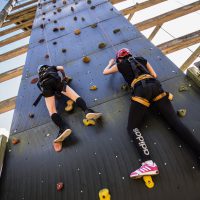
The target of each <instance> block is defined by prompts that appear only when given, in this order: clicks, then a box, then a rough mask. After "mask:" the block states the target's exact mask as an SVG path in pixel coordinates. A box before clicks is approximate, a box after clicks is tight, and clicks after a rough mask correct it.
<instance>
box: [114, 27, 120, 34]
mask: <svg viewBox="0 0 200 200" xmlns="http://www.w3.org/2000/svg"><path fill="white" fill-rule="evenodd" d="M120 31H121V30H120V29H119V28H117V29H115V30H113V33H114V34H116V33H118V32H120Z"/></svg>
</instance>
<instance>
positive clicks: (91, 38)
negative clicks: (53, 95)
mask: <svg viewBox="0 0 200 200" xmlns="http://www.w3.org/2000/svg"><path fill="white" fill-rule="evenodd" d="M100 47H102V48H100ZM122 47H126V48H129V49H131V51H132V52H133V53H134V55H135V56H143V57H145V58H146V59H147V60H148V61H149V62H150V63H151V65H152V66H153V67H154V68H155V71H156V73H157V74H158V77H159V80H160V81H162V84H163V86H164V88H165V89H166V90H167V91H170V92H172V93H173V94H174V97H175V99H174V101H173V105H174V107H175V109H176V110H178V109H180V108H186V109H187V115H186V116H185V117H184V118H182V121H183V122H184V123H185V124H186V125H187V126H188V127H189V129H190V130H191V131H192V134H194V135H195V136H196V138H197V139H198V140H200V123H199V119H200V106H199V102H200V90H199V89H198V88H197V87H196V86H195V85H194V83H193V82H191V81H190V80H187V79H186V78H185V76H184V75H183V74H182V73H181V72H180V71H179V69H178V68H177V67H176V66H175V65H174V64H173V63H172V62H171V61H170V60H169V59H168V58H166V57H165V56H164V55H163V54H162V53H161V51H160V50H159V49H158V48H156V47H155V46H154V45H152V44H151V43H150V42H149V41H148V40H147V39H146V38H145V37H144V36H143V35H142V34H141V33H140V32H139V31H138V30H137V29H136V28H134V26H132V25H131V24H130V23H129V22H128V21H127V20H126V19H125V18H124V17H123V16H122V15H121V13H120V12H119V11H117V10H116V9H115V8H114V7H113V6H112V4H111V3H110V2H109V1H107V0H92V1H86V0H82V1H78V0H77V1H72V0H68V1H65V0H57V1H54V0H53V1H40V3H39V4H38V9H37V11H36V17H35V20H34V24H33V29H32V34H31V37H30V44H29V50H28V54H27V59H26V64H25V68H24V71H23V77H22V81H21V85H20V89H19V93H18V98H17V104H16V109H15V112H14V117H13V122H12V128H11V137H10V141H9V142H8V145H7V151H6V159H5V164H4V169H3V174H2V177H1V182H0V195H1V200H8V199H9V200H16V199H28V200H36V199H38V200H40V199H49V200H55V199H68V200H94V199H98V191H99V190H100V189H102V188H108V189H109V191H110V193H111V196H112V199H115V200H121V199H124V200H132V199H135V200H139V199H144V200H145V199H148V200H151V199H152V200H153V199H163V200H165V199H166V200H167V199H169V198H171V199H186V200H187V199H188V200H197V199H200V193H199V192H198V189H199V188H200V169H199V166H198V161H199V160H198V159H197V158H196V157H195V156H194V155H193V153H192V152H191V150H190V149H189V148H188V147H187V146H186V145H185V144H184V143H182V141H181V140H180V139H179V138H177V137H176V134H175V132H173V131H172V130H171V129H170V128H169V127H168V125H167V124H166V123H165V121H163V120H162V119H161V118H160V117H159V115H158V114H157V113H154V112H153V110H152V111H151V112H149V114H148V115H147V117H146V120H145V121H144V126H143V127H142V131H143V132H144V135H145V138H146V141H147V143H148V144H149V148H150V150H151V152H152V156H153V158H154V160H155V161H156V163H157V164H158V166H159V169H160V175H159V176H156V177H154V178H153V179H154V182H155V186H154V188H153V189H148V188H147V187H146V186H145V185H144V182H143V181H142V180H141V179H140V180H131V179H129V173H130V172H131V171H132V170H133V169H135V168H137V167H138V166H139V160H140V158H139V156H138V154H137V152H136V150H135V148H134V146H133V141H132V140H131V138H130V137H129V136H128V134H127V132H126V125H127V117H128V110H129V105H130V94H129V92H127V91H125V90H123V89H122V88H121V86H122V85H123V84H124V81H123V78H122V77H121V75H120V74H115V75H112V76H104V75H103V74H102V71H103V69H104V68H105V66H106V65H107V63H108V61H109V59H110V58H112V57H114V56H115V51H116V50H118V49H120V48H122ZM85 56H87V57H89V58H90V62H89V63H84V62H83V58H84V57H85ZM40 64H49V65H63V66H64V68H65V71H66V72H67V74H68V75H70V76H71V77H73V81H72V83H71V87H72V88H74V89H75V90H76V91H77V92H78V93H79V94H80V95H81V96H82V97H83V98H84V99H85V100H86V101H87V104H88V106H89V107H92V108H93V109H94V110H96V111H101V112H102V113H103V118H102V120H101V121H100V122H99V123H98V124H97V125H96V126H93V127H85V126H84V125H83V123H82V119H83V113H82V112H81V110H80V109H78V108H75V111H74V112H73V113H66V112H64V107H65V102H66V98H65V97H62V98H61V99H58V101H57V108H58V111H59V112H60V113H61V115H62V117H63V118H64V120H65V121H67V122H68V123H69V125H70V127H71V128H72V130H73V134H72V136H70V138H69V139H68V140H67V141H66V142H65V143H64V148H63V150H62V152H60V153H55V152H54V150H53V147H52V141H53V139H54V138H55V137H56V133H57V129H56V127H55V126H54V124H53V123H52V122H51V119H50V117H49V116H48V113H47V110H46V107H45V104H44V99H42V101H41V102H40V103H39V104H38V106H37V107H36V108H35V107H33V106H32V103H33V102H34V100H35V99H36V97H37V96H38V94H39V90H38V88H37V86H36V84H34V80H35V78H37V72H36V69H37V66H38V65H40ZM92 85H96V86H97V87H98V89H97V90H96V91H91V90H90V89H89V88H90V86H92ZM180 86H184V87H185V88H186V89H187V90H186V91H182V92H180V91H179V90H180ZM30 116H32V117H30ZM33 116H34V117H33ZM13 138H19V139H20V143H18V144H16V145H13V144H12V142H11V141H12V139H13ZM58 182H63V183H64V189H63V190H62V191H60V192H58V191H57V190H56V184H57V183H58Z"/></svg>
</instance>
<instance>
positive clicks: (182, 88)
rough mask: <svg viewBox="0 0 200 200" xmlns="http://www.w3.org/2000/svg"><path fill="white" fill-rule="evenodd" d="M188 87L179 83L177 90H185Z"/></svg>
mask: <svg viewBox="0 0 200 200" xmlns="http://www.w3.org/2000/svg"><path fill="white" fill-rule="evenodd" d="M187 90H188V87H187V86H186V85H181V86H180V87H179V89H178V91H179V92H183V91H187Z"/></svg>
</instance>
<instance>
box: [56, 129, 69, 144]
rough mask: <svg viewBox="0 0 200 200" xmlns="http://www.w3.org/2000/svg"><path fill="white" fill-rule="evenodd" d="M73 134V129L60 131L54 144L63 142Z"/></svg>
mask: <svg viewBox="0 0 200 200" xmlns="http://www.w3.org/2000/svg"><path fill="white" fill-rule="evenodd" d="M71 133H72V130H71V129H69V128H68V129H60V131H59V133H58V136H57V138H56V139H55V140H54V142H63V141H64V140H65V139H66V138H67V137H68V136H69V135H70V134H71Z"/></svg>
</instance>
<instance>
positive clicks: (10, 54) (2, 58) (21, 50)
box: [0, 44, 28, 62]
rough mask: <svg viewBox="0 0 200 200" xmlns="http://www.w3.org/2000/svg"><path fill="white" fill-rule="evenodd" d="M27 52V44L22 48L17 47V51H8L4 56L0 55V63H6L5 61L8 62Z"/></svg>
mask: <svg viewBox="0 0 200 200" xmlns="http://www.w3.org/2000/svg"><path fill="white" fill-rule="evenodd" d="M27 50H28V44H27V45H24V46H22V47H19V48H17V49H13V50H11V51H8V52H6V53H4V54H1V55H0V62H3V61H6V60H9V59H11V58H14V57H17V56H19V55H21V54H24V53H26V52H27Z"/></svg>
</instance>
